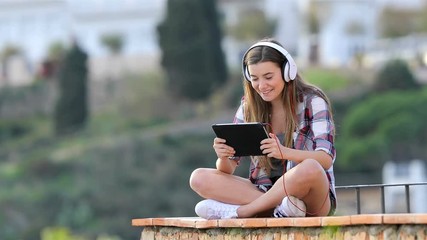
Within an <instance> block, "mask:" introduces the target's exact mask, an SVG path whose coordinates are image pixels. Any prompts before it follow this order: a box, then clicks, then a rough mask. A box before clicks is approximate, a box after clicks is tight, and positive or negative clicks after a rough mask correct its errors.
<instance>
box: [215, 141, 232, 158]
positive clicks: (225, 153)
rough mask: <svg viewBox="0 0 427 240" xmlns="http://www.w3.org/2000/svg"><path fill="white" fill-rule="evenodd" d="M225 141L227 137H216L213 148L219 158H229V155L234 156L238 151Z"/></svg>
mask: <svg viewBox="0 0 427 240" xmlns="http://www.w3.org/2000/svg"><path fill="white" fill-rule="evenodd" d="M225 142H226V141H225V139H222V138H218V137H216V138H214V143H213V148H214V150H215V153H216V155H217V156H218V158H221V159H225V158H227V159H228V158H229V157H233V156H234V154H235V153H236V151H234V148H232V147H230V146H228V145H227V144H225Z"/></svg>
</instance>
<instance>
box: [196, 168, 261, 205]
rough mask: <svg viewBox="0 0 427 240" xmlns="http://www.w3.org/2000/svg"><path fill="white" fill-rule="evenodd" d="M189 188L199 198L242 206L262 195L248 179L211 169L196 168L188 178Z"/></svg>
mask: <svg viewBox="0 0 427 240" xmlns="http://www.w3.org/2000/svg"><path fill="white" fill-rule="evenodd" d="M190 187H191V188H192V189H193V190H194V191H195V192H196V193H197V194H199V195H200V196H201V197H203V198H209V199H214V200H217V201H220V202H225V203H230V204H236V205H244V204H248V203H250V202H252V201H254V200H255V199H257V198H259V197H260V196H262V195H263V192H261V191H259V190H258V188H256V187H255V186H254V185H253V184H252V183H251V182H250V181H249V180H248V179H246V178H242V177H239V176H236V175H230V174H226V173H223V172H221V171H218V170H216V169H211V168H198V169H196V170H194V171H193V173H192V174H191V177H190Z"/></svg>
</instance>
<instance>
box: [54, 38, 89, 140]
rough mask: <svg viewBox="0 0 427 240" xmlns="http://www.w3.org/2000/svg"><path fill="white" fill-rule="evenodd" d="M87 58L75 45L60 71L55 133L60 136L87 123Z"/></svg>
mask: <svg viewBox="0 0 427 240" xmlns="http://www.w3.org/2000/svg"><path fill="white" fill-rule="evenodd" d="M87 58H88V57H87V54H86V53H85V52H83V51H82V50H81V49H80V47H79V46H78V45H77V44H74V46H73V47H72V48H71V49H70V51H69V52H68V53H67V54H66V56H65V58H64V62H63V63H62V66H61V68H60V70H59V73H58V81H59V99H58V102H57V105H56V109H55V116H54V119H55V132H56V134H58V135H63V134H67V133H71V132H73V131H76V130H80V129H81V128H83V127H84V125H85V123H86V119H87V115H88V109H87V108H88V107H87V105H88V103H87V78H88V69H87V67H86V61H87Z"/></svg>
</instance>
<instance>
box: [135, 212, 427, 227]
mask: <svg viewBox="0 0 427 240" xmlns="http://www.w3.org/2000/svg"><path fill="white" fill-rule="evenodd" d="M392 224H393V225H396V224H397V225H399V224H412V225H417V224H427V214H360V215H349V216H330V217H307V218H238V219H223V220H205V219H202V218H199V217H172V218H141V219H132V226H135V227H151V226H163V227H182V228H195V229H209V228H236V227H237V228H277V227H324V226H351V225H392Z"/></svg>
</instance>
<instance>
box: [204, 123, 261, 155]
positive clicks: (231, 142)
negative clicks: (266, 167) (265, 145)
mask: <svg viewBox="0 0 427 240" xmlns="http://www.w3.org/2000/svg"><path fill="white" fill-rule="evenodd" d="M212 129H213V130H214V132H215V134H216V136H217V137H219V138H223V139H225V140H226V144H227V145H228V146H230V147H233V148H234V150H235V151H236V154H234V156H236V157H241V156H260V155H264V154H262V151H261V149H260V146H261V144H260V143H261V141H262V140H264V139H266V138H268V133H267V130H266V129H265V126H264V124H262V123H259V122H250V123H221V124H214V125H212Z"/></svg>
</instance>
